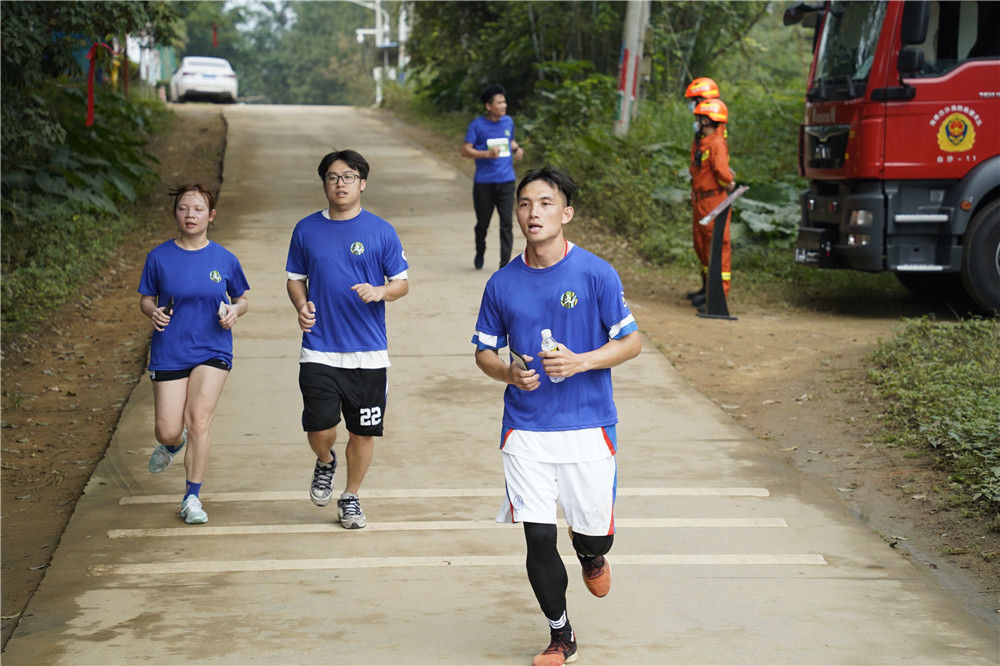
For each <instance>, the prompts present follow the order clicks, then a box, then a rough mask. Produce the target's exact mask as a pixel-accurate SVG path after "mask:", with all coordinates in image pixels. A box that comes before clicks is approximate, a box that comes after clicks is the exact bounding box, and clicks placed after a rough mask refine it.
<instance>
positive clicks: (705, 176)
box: [689, 99, 736, 307]
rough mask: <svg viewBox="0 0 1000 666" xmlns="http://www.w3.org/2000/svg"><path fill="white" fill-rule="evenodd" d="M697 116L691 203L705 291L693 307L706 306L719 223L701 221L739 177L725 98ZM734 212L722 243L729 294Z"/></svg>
mask: <svg viewBox="0 0 1000 666" xmlns="http://www.w3.org/2000/svg"><path fill="white" fill-rule="evenodd" d="M694 117H695V120H696V123H697V125H698V128H699V129H698V133H697V134H696V135H695V141H694V143H693V144H692V145H691V166H690V167H689V170H690V172H691V200H692V202H693V204H694V222H693V224H692V234H693V236H694V251H695V254H696V255H698V259H699V261H701V279H702V289H701V291H700V292H695V293H694V294H692V295H691V296H690V298H691V305H694V306H696V307H704V303H705V291H704V289H705V284H706V282H707V277H708V263H709V255H710V252H711V247H712V229H713V228H714V226H715V220H712V221H711V222H709V223H708V224H707V225H706V226H702V225H700V224H698V220H700V219H701V218H703V217H704V216H705V215H707V214H708V213H710V212H711V211H712V209H713V208H715V207H716V206H717V205H719V204H720V203H721V202H722V201H723V200H724V199H725V198H726V195H727V193H729V192H732V191H733V190H734V189H735V188H736V176H735V174H734V173H733V171H732V170H731V169H730V168H729V146H728V145H727V143H726V122H727V121H728V120H729V110H728V109H726V105H725V103H724V102H723V101H722V100H721V99H706V100H704V101H702V102H699V103H698V105H697V106H696V107H695V108H694ZM731 217H732V210H730V211H728V212H727V214H726V226H725V231H724V236H723V243H722V266H721V269H722V288H723V293H724V294H725V295H726V296H728V295H729V283H730V280H731V279H732V272H731V267H730V259H731V255H732V251H731V248H730V245H729V221H730V218H731Z"/></svg>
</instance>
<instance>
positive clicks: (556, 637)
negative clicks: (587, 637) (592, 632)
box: [531, 631, 578, 666]
mask: <svg viewBox="0 0 1000 666" xmlns="http://www.w3.org/2000/svg"><path fill="white" fill-rule="evenodd" d="M577 656H578V655H577V654H576V634H575V633H573V632H572V631H571V632H569V634H564V633H561V632H560V633H557V634H553V635H552V641H551V642H550V643H549V646H548V647H547V648H545V650H544V651H543V652H542V653H541V654H540V655H537V656H536V657H535V658H534V659H532V661H531V666H563V664H568V663H570V662H573V661H576V658H577Z"/></svg>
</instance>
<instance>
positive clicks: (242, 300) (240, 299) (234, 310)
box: [219, 291, 250, 330]
mask: <svg viewBox="0 0 1000 666" xmlns="http://www.w3.org/2000/svg"><path fill="white" fill-rule="evenodd" d="M249 309H250V301H249V300H247V292H245V291H244V292H243V293H242V294H241V295H240V296H237V297H236V298H234V299H233V302H232V303H230V304H229V307H228V308H226V315H225V316H224V317H220V318H219V324H220V325H221V326H222V328H224V329H227V330H228V329H231V328H232V327H233V324H235V323H236V320H237V319H239V318H240V317H242V316H243V315H245V314H246V313H247V310H249Z"/></svg>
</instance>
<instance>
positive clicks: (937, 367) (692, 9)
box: [0, 0, 1000, 530]
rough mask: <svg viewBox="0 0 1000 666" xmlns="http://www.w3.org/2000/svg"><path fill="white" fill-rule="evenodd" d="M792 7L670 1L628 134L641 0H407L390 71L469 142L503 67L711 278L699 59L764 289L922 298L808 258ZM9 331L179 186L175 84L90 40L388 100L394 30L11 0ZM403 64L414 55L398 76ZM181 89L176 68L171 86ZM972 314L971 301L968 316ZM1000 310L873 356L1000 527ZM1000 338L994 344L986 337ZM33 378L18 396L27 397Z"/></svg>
mask: <svg viewBox="0 0 1000 666" xmlns="http://www.w3.org/2000/svg"><path fill="white" fill-rule="evenodd" d="M785 4H786V3H780V2H763V1H748V2H652V3H651V5H650V7H651V12H650V20H649V30H648V32H647V35H646V55H647V65H646V71H647V73H648V76H647V77H646V78H645V80H644V83H643V91H642V93H643V94H642V99H641V100H640V102H639V104H638V115H637V117H636V118H635V119H634V120H633V121H632V123H631V126H630V129H629V132H628V133H627V135H625V136H622V137H619V136H616V135H615V134H614V132H613V131H612V128H613V123H614V116H615V111H616V109H617V99H616V88H617V72H618V58H619V53H620V49H621V40H622V27H623V23H624V15H625V10H626V3H624V2H604V1H597V0H592V1H587V2H415V3H405V5H404V3H402V2H392V1H389V0H386V1H385V2H382V4H381V6H382V8H383V9H385V10H386V11H387V12H388V15H389V17H390V19H391V24H392V25H393V26H395V25H396V21H397V19H398V17H399V15H400V12H401V11H403V9H404V8H405V9H406V10H407V11H408V12H410V14H411V18H412V32H411V34H410V35H409V39H408V40H407V42H406V51H407V53H408V55H409V57H410V58H411V60H410V62H409V64H408V66H407V67H406V69H405V71H403V72H402V74H403V76H402V77H401V78H399V77H397V80H395V81H394V82H391V83H387V88H386V97H385V99H386V101H385V106H386V107H387V108H388V109H389V110H391V111H392V112H393V113H395V114H397V115H398V116H400V117H402V118H405V119H406V120H407V121H408V122H413V123H418V124H421V125H422V126H424V127H425V128H426V130H427V131H428V132H439V133H442V134H444V135H447V136H451V137H456V142H457V141H458V138H460V137H461V136H463V135H464V129H465V125H466V124H467V122H468V120H469V119H470V118H471V117H472V116H473V115H475V114H477V113H481V111H482V105H481V102H480V101H479V91H480V90H481V89H482V88H483V87H484V86H485V85H486V84H488V83H494V82H498V83H501V84H503V85H504V86H505V87H506V89H507V92H508V94H507V97H508V100H509V102H510V105H509V107H508V112H509V113H510V114H511V115H512V116H513V117H514V118H515V122H516V123H517V132H518V134H517V138H518V142H519V143H520V144H521V145H522V146H524V147H525V149H526V152H527V154H528V155H529V158H528V162H529V164H526V165H524V166H532V165H534V166H540V165H541V164H546V163H551V164H556V165H572V173H573V176H574V178H575V179H576V180H577V182H579V183H580V185H581V192H580V202H581V204H582V207H583V208H585V210H586V211H587V214H588V217H589V218H591V219H593V220H595V221H597V223H598V224H599V226H600V229H601V231H602V232H604V233H608V234H611V235H613V236H614V237H616V238H618V239H621V242H622V243H624V244H626V245H627V246H628V248H629V250H630V251H631V252H634V257H635V261H636V262H637V265H639V266H640V268H641V267H649V268H650V269H655V270H664V271H674V272H676V273H678V274H687V275H694V274H696V270H697V267H696V265H695V259H694V256H693V253H692V252H691V250H690V233H691V231H690V225H691V211H690V205H689V203H688V191H689V188H688V173H687V161H688V150H689V146H690V142H691V135H692V129H691V124H692V120H693V119H692V116H691V113H690V109H689V108H688V104H687V100H686V99H685V98H684V96H683V91H684V88H685V86H686V85H687V83H688V82H689V81H690V80H691V79H692V78H694V77H695V76H709V77H711V78H713V79H714V80H715V81H717V82H718V83H719V85H720V87H721V89H722V92H723V98H724V99H725V101H726V103H727V105H728V107H729V113H730V122H729V124H728V136H729V139H728V140H729V146H730V151H731V153H732V155H733V159H732V165H733V168H734V169H735V171H736V173H737V180H738V182H740V183H742V184H747V185H749V186H750V191H749V195H748V196H746V197H744V199H743V200H741V203H740V205H739V207H738V209H737V210H736V214H735V215H734V221H733V231H732V235H733V243H734V247H735V248H736V252H734V257H736V259H734V263H735V264H738V265H736V266H735V268H736V270H738V271H739V274H740V290H741V295H742V296H741V297H743V298H747V299H760V300H779V301H783V302H785V303H788V304H792V305H795V304H803V303H808V302H810V301H816V300H820V301H821V300H823V299H827V298H831V297H842V298H850V294H852V293H868V294H871V293H872V292H878V293H881V294H884V295H885V296H886V297H888V298H894V297H897V296H898V297H899V298H909V296H908V295H907V294H906V292H905V291H904V290H903V289H902V288H901V287H900V286H899V285H898V284H897V283H896V281H895V280H894V279H893V278H892V276H890V275H876V276H873V275H867V274H860V273H854V272H848V271H833V272H829V271H823V272H821V271H815V270H808V269H803V268H800V267H798V266H796V265H795V264H794V262H793V261H792V257H791V251H790V248H791V247H792V246H793V244H794V240H795V234H796V225H797V221H798V216H799V210H798V194H799V192H800V191H801V190H802V189H804V188H805V184H804V182H803V181H802V180H801V179H800V178H799V176H798V175H797V166H796V164H797V157H796V150H797V142H798V139H797V136H798V125H799V122H800V120H801V116H802V109H803V94H804V91H805V88H806V80H807V76H808V68H809V62H810V58H811V51H812V34H811V30H809V29H806V28H803V27H802V26H801V25H799V26H792V27H785V26H783V25H782V24H781V14H782V12H783V10H784V8H785ZM0 12H2V15H0V18H2V21H0V29H2V39H3V51H2V58H3V61H2V69H0V78H2V90H0V107H2V108H0V111H2V117H0V125H2V127H3V131H2V139H0V142H2V177H0V187H2V225H3V227H2V236H3V245H2V294H3V306H2V327H3V334H4V339H3V343H4V350H5V351H4V354H5V356H4V358H5V359H6V358H7V357H8V354H9V353H10V352H9V349H10V348H11V347H10V345H12V344H13V345H16V343H17V340H18V336H23V335H30V333H31V331H32V330H33V329H34V328H35V327H37V326H38V325H39V322H40V321H41V320H42V317H43V316H44V313H45V312H48V311H50V310H51V309H52V308H54V307H58V306H59V305H60V304H61V303H64V302H65V301H66V300H68V299H70V298H72V297H73V296H74V294H76V293H77V292H78V285H79V284H81V283H84V282H86V281H87V280H89V279H90V278H91V277H92V276H93V275H95V274H96V273H97V272H98V271H100V270H101V269H102V267H103V266H105V265H106V264H107V262H108V261H109V258H110V257H111V255H112V253H113V252H114V250H115V247H116V244H117V243H118V242H120V239H121V238H122V236H123V235H127V234H128V233H130V232H131V231H132V230H134V229H136V228H137V227H138V226H139V225H141V224H143V221H142V220H140V219H138V218H137V216H136V212H135V207H134V205H135V202H136V201H137V200H138V199H139V198H141V197H142V196H143V195H144V194H146V193H148V192H149V191H151V190H152V189H153V188H154V187H155V186H156V180H155V171H154V169H153V168H152V166H153V165H152V164H151V161H150V155H149V154H148V153H147V152H146V150H145V146H146V142H147V141H148V140H149V138H150V137H151V136H153V135H155V134H156V133H157V132H160V131H162V130H163V128H165V127H166V126H167V125H168V124H169V122H170V116H171V114H170V111H169V110H168V109H167V107H166V105H164V104H163V103H162V102H161V101H160V100H159V97H158V94H157V90H156V88H155V87H154V86H144V85H142V84H141V83H140V82H139V81H138V79H137V78H136V71H135V65H134V63H133V64H132V68H131V69H130V70H129V71H128V72H127V76H128V80H129V81H130V82H131V83H132V85H131V87H130V89H129V94H128V96H127V97H126V95H125V94H124V85H122V83H123V81H124V80H125V76H126V74H125V73H122V75H120V76H119V77H118V79H119V80H118V85H114V81H112V80H111V77H110V76H108V75H109V73H111V72H114V71H116V69H117V67H119V66H120V65H121V64H122V61H121V59H120V57H118V56H114V55H112V53H110V49H105V48H103V47H99V48H97V49H95V50H94V52H93V62H94V65H95V69H96V70H98V72H99V73H100V74H101V75H99V76H98V77H97V78H98V85H97V86H96V90H95V92H94V98H95V107H96V113H95V122H94V123H93V124H92V125H91V126H87V125H86V124H85V122H84V117H85V110H86V108H87V103H88V85H87V81H88V76H87V75H88V71H87V66H88V64H89V61H88V59H87V58H86V54H87V52H88V51H89V50H90V49H91V46H93V45H94V44H95V43H106V44H111V43H113V41H112V40H113V38H115V37H117V38H120V39H121V38H124V35H126V34H131V35H141V36H143V37H144V38H145V39H147V40H148V41H150V42H151V43H153V42H155V43H158V44H166V45H171V46H173V47H174V48H175V49H176V51H177V55H178V56H183V55H211V56H218V57H224V58H227V59H228V60H230V62H231V63H232V64H233V66H234V68H235V70H236V71H237V73H238V75H239V80H240V93H241V101H244V102H250V103H253V102H256V103H269V104H348V105H357V106H369V105H371V104H372V103H373V101H374V86H373V82H372V68H373V67H374V66H376V65H378V64H380V63H381V62H382V59H383V56H384V54H383V53H381V52H380V51H379V50H378V49H376V48H375V46H374V44H373V43H372V41H371V40H370V39H368V40H366V41H365V42H364V43H360V44H359V42H358V40H357V39H356V33H355V30H356V29H358V28H367V27H369V26H371V25H372V24H373V23H374V18H373V14H372V12H371V10H370V9H367V8H365V7H362V6H359V5H357V4H353V3H351V2H226V3H221V2H166V3H164V2H145V1H142V2H102V3H79V2H16V3H14V2H4V3H2V4H0ZM397 73H398V72H397ZM159 83H160V85H163V84H165V81H161V82H159ZM958 314H961V313H958ZM998 335H1000V324H998V322H997V320H990V319H981V318H967V317H958V316H956V317H954V318H949V320H948V321H927V320H920V321H914V322H910V323H909V325H907V326H905V327H904V328H903V329H902V330H901V332H900V334H899V336H898V337H897V338H896V339H894V340H889V341H886V342H885V343H883V344H882V345H881V346H880V349H879V351H878V353H877V354H875V355H873V356H872V357H870V358H869V359H868V363H869V366H870V367H869V369H870V381H871V382H872V385H873V386H874V387H875V390H876V391H877V392H878V393H879V395H880V396H881V398H882V399H883V400H884V401H885V408H884V410H883V411H882V413H881V414H882V427H883V429H884V430H883V436H882V439H883V440H884V441H885V442H888V443H891V444H893V445H904V446H910V447H914V450H916V451H918V452H919V455H924V454H928V453H929V454H930V455H933V456H936V457H937V458H938V459H939V460H940V464H941V465H943V466H946V467H947V468H948V469H949V470H951V472H950V487H949V488H948V489H947V492H948V493H951V494H952V496H953V498H954V499H953V501H954V503H955V504H956V506H961V507H963V510H966V511H970V512H976V513H985V514H986V515H987V516H990V517H991V521H992V522H991V523H990V525H991V529H993V530H997V529H1000V424H998V421H997V419H996V414H998V413H1000V388H998V387H997V386H996V381H995V378H996V376H998V374H1000V351H998V347H1000V345H998V344H997V340H998ZM984 350H985V351H984ZM21 399H23V396H19V395H18V394H17V393H16V392H10V391H8V390H7V389H5V390H4V409H5V411H8V410H11V409H16V408H17V405H18V402H19V400H21Z"/></svg>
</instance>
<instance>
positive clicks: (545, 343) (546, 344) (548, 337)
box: [542, 328, 566, 384]
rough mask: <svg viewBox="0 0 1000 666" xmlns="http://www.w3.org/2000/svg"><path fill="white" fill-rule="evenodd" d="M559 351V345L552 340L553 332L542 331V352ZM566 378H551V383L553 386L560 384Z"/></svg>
mask: <svg viewBox="0 0 1000 666" xmlns="http://www.w3.org/2000/svg"><path fill="white" fill-rule="evenodd" d="M557 349H559V343H558V342H556V341H555V340H553V339H552V331H550V330H549V329H547V328H545V329H542V351H555V350H557ZM564 379H566V378H565V377H549V381H551V382H552V383H553V384H558V383H559V382H561V381H562V380H564Z"/></svg>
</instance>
